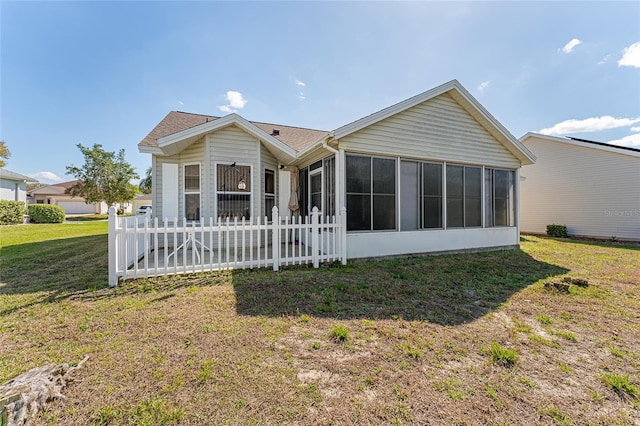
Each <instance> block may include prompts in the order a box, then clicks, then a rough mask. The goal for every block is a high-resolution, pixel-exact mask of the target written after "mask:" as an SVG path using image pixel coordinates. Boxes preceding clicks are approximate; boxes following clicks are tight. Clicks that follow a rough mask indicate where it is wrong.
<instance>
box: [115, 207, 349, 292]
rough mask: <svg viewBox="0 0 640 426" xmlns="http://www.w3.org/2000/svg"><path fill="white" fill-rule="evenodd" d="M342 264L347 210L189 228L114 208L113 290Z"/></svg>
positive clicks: (195, 224) (222, 221)
mask: <svg viewBox="0 0 640 426" xmlns="http://www.w3.org/2000/svg"><path fill="white" fill-rule="evenodd" d="M337 261H340V262H342V263H343V264H346V261H347V258H346V209H345V208H342V210H341V211H340V214H339V215H337V216H322V215H321V214H320V212H319V211H318V209H317V208H316V207H314V208H313V211H312V212H311V215H310V216H305V217H301V216H291V217H289V216H285V217H281V216H280V215H279V213H278V208H277V207H273V210H272V217H271V220H270V221H269V220H268V219H267V218H266V217H264V218H261V217H257V218H255V219H254V220H245V219H244V218H243V219H240V220H230V219H229V218H226V219H221V218H218V219H217V220H216V219H214V218H209V219H208V221H205V219H204V218H201V219H200V221H190V222H187V220H186V219H182V220H181V221H179V220H178V219H176V218H174V219H172V220H168V219H166V218H165V219H164V220H162V221H160V220H158V218H153V219H152V218H151V217H150V213H149V212H147V214H146V215H138V216H121V217H119V216H118V215H117V214H116V209H115V208H114V207H111V208H109V285H110V286H112V287H113V286H116V285H117V284H118V280H119V279H130V278H141V277H144V278H147V277H157V276H162V275H171V274H185V273H196V272H206V271H219V270H225V269H246V268H264V267H272V268H273V270H274V271H277V270H279V268H280V266H282V265H285V266H286V265H300V264H313V266H314V267H315V268H317V267H319V265H320V263H324V262H337Z"/></svg>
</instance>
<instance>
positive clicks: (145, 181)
mask: <svg viewBox="0 0 640 426" xmlns="http://www.w3.org/2000/svg"><path fill="white" fill-rule="evenodd" d="M152 170H153V169H152V168H151V167H149V168H148V169H147V172H146V173H145V176H144V177H143V178H142V179H141V180H140V184H139V185H138V188H140V191H142V193H143V194H151V186H152V185H153V179H152V176H151V173H152Z"/></svg>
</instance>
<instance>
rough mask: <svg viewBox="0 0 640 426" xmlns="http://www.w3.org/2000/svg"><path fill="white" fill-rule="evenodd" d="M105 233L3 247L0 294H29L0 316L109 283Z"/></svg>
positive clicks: (0, 313)
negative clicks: (20, 302)
mask: <svg viewBox="0 0 640 426" xmlns="http://www.w3.org/2000/svg"><path fill="white" fill-rule="evenodd" d="M107 271H108V258H107V236H106V235H94V236H86V237H72V238H61V239H56V240H47V241H42V242H33V243H23V244H17V245H12V246H8V247H3V248H2V256H0V296H2V295H16V294H22V295H28V294H32V295H33V296H34V297H33V298H28V299H26V300H28V301H26V302H25V303H23V304H19V305H17V306H10V307H7V308H5V309H2V310H0V316H2V315H8V314H10V313H11V312H15V311H16V310H19V309H22V308H25V307H28V306H33V305H36V304H44V303H53V302H57V301H61V300H63V299H67V298H69V297H71V296H73V295H77V294H79V293H83V292H90V291H93V290H95V289H99V288H104V287H107V285H108V275H107Z"/></svg>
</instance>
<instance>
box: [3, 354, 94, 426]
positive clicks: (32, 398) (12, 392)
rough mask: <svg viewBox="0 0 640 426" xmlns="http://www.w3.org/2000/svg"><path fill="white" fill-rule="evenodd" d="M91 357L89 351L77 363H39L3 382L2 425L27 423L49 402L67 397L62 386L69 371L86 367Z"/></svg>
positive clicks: (67, 378)
mask: <svg viewBox="0 0 640 426" xmlns="http://www.w3.org/2000/svg"><path fill="white" fill-rule="evenodd" d="M87 359H89V356H88V355H86V356H85V357H84V358H83V359H82V361H80V362H79V363H78V365H76V366H75V367H69V364H48V365H45V366H42V367H36V368H33V369H31V370H29V371H27V372H25V373H22V374H20V375H19V376H16V377H14V378H13V379H11V380H9V381H8V382H6V383H3V384H2V385H0V425H3V426H4V425H6V426H22V425H27V424H28V423H29V422H30V421H31V420H33V419H34V418H35V417H36V416H37V414H38V411H39V410H40V409H41V408H42V407H43V406H44V404H45V403H46V402H48V401H51V400H53V399H56V398H60V399H64V395H62V388H63V387H64V386H65V385H66V383H67V380H69V373H71V372H73V371H75V370H77V369H79V368H80V367H82V364H84V363H85V361H86V360H87Z"/></svg>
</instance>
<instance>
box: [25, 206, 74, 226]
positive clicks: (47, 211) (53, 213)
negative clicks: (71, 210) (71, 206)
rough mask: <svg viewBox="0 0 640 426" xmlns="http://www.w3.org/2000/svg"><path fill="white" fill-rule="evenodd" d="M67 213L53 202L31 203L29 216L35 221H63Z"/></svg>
mask: <svg viewBox="0 0 640 426" xmlns="http://www.w3.org/2000/svg"><path fill="white" fill-rule="evenodd" d="M65 216H66V214H65V212H64V209H63V208H62V207H60V206H54V205H52V204H31V205H30V206H29V218H30V219H31V222H34V223H62V222H64V218H65Z"/></svg>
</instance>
